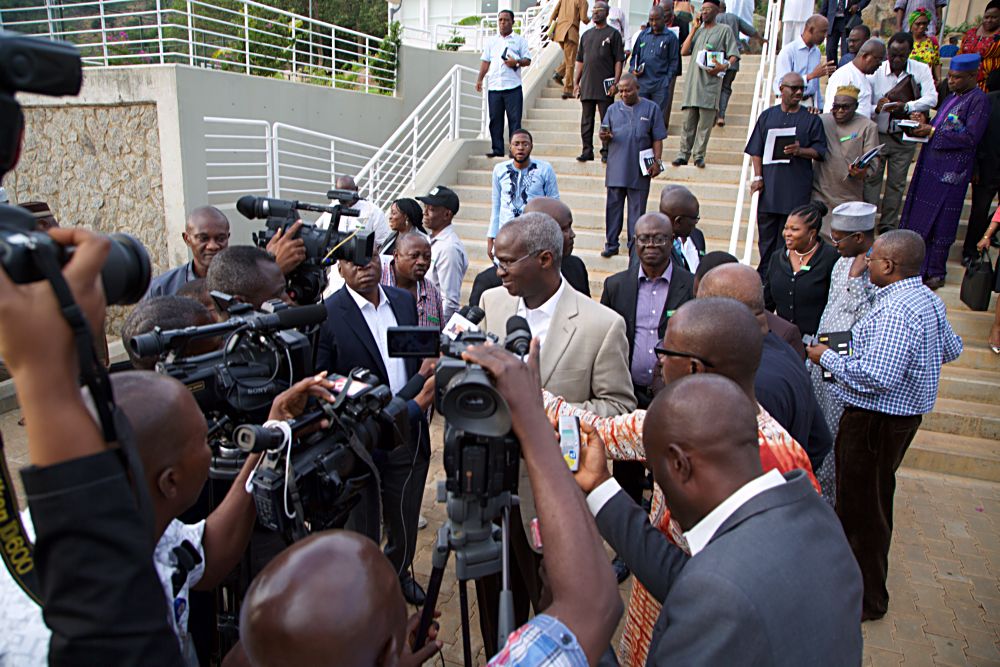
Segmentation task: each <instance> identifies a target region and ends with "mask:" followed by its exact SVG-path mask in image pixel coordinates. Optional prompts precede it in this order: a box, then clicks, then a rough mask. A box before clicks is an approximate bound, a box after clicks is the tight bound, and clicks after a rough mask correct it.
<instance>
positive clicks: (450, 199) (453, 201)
mask: <svg viewBox="0 0 1000 667" xmlns="http://www.w3.org/2000/svg"><path fill="white" fill-rule="evenodd" d="M417 199H418V200H419V201H422V202H423V203H425V204H430V205H431V206H444V207H445V208H446V209H448V210H449V211H451V212H452V214H455V213H458V195H456V194H455V191H454V190H452V189H451V188H448V187H445V186H443V185H439V186H437V187H435V188H434V189H433V190H431V191H430V192H429V193H427V194H426V195H424V196H423V197H417Z"/></svg>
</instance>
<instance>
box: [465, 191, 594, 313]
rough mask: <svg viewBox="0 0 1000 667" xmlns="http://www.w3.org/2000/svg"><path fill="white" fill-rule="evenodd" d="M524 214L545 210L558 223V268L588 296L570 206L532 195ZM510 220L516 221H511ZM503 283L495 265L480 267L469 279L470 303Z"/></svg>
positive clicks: (572, 283) (588, 280)
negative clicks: (560, 249)
mask: <svg viewBox="0 0 1000 667" xmlns="http://www.w3.org/2000/svg"><path fill="white" fill-rule="evenodd" d="M524 212H525V213H545V214H546V215H550V216H552V218H553V219H554V220H555V221H556V222H558V223H559V228H560V229H561V230H562V233H563V255H562V265H561V267H560V271H561V272H562V275H563V278H565V279H566V282H568V283H569V284H570V287H572V288H573V289H575V290H576V291H577V292H580V293H581V294H586V295H587V296H590V277H589V276H588V275H587V267H586V266H585V265H584V263H583V260H582V259H580V258H579V257H577V256H576V255H574V254H572V253H573V240H574V239H575V238H576V232H574V231H573V211H571V210H569V206H567V205H566V204H565V203H563V202H562V201H560V200H558V199H553V198H552V197H535V198H534V199H532V200H531V201H529V202H528V203H527V205H526V206H525V207H524ZM511 222H516V221H515V220H512V221H511ZM501 284H502V282H501V280H500V276H498V275H497V267H495V266H490V267H488V268H486V269H483V271H481V272H480V273H479V275H477V276H476V278H475V280H473V281H472V293H471V294H470V295H469V305H470V306H478V305H479V300H480V299H481V298H482V296H483V292H485V291H486V290H488V289H493V288H494V287H500V285H501Z"/></svg>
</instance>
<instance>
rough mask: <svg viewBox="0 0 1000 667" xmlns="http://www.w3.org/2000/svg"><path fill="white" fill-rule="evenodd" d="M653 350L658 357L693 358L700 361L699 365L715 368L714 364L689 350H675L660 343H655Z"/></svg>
mask: <svg viewBox="0 0 1000 667" xmlns="http://www.w3.org/2000/svg"><path fill="white" fill-rule="evenodd" d="M653 352H655V353H656V356H658V357H679V358H681V359H694V360H695V361H700V362H701V365H702V366H704V367H705V368H715V364H713V363H712V362H711V361H708V360H707V359H705V358H704V357H700V356H698V355H697V354H691V353H690V352H678V351H677V350H668V349H667V348H665V347H663V346H662V345H657V346H656V347H654V348H653Z"/></svg>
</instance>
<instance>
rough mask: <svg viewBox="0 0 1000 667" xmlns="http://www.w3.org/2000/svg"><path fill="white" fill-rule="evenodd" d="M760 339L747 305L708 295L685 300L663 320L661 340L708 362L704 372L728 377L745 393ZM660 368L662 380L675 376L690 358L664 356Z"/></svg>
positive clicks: (685, 371) (750, 388)
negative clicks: (665, 357)
mask: <svg viewBox="0 0 1000 667" xmlns="http://www.w3.org/2000/svg"><path fill="white" fill-rule="evenodd" d="M714 270H717V269H713V271H714ZM711 273H712V272H711V271H710V272H709V274H711ZM705 277H706V278H708V274H706V276H705ZM763 340H764V335H763V333H762V332H761V329H760V324H759V322H758V321H757V319H756V318H755V317H754V315H753V313H751V312H750V309H749V308H747V307H746V306H744V305H743V304H742V303H740V302H738V301H735V300H733V299H728V298H719V297H709V298H704V299H702V298H699V299H695V300H693V301H688V302H687V303H685V304H684V305H683V306H681V307H680V308H678V309H677V312H676V313H674V316H673V317H671V318H670V320H669V323H668V324H667V333H666V335H665V336H664V339H663V342H664V347H666V348H667V349H669V350H674V351H678V352H684V353H685V354H688V355H696V356H697V357H698V358H700V359H702V360H704V361H705V362H708V363H706V364H704V366H705V369H704V370H705V371H706V372H711V373H718V374H720V375H724V376H726V377H728V378H729V379H731V380H733V381H735V382H736V383H737V384H739V385H740V386H741V387H743V389H744V391H746V392H747V393H748V394H749V393H750V392H752V391H753V379H754V375H755V374H756V373H757V366H758V365H760V352H761V346H762V344H763ZM709 364H711V366H710V367H709ZM663 371H664V380H666V381H668V382H670V381H673V380H676V379H677V378H678V377H680V376H683V375H687V374H689V373H691V369H690V360H689V359H686V358H684V357H678V358H668V359H667V360H666V361H665V362H664V365H663Z"/></svg>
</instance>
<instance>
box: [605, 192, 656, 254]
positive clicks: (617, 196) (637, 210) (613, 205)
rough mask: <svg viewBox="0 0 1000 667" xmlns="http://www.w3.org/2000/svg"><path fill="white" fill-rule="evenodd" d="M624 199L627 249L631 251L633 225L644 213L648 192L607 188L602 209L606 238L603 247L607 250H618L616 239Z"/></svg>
mask: <svg viewBox="0 0 1000 667" xmlns="http://www.w3.org/2000/svg"><path fill="white" fill-rule="evenodd" d="M626 199H627V200H628V248H629V251H631V250H632V246H633V244H634V241H635V225H636V223H637V222H638V221H639V218H641V217H642V215H643V214H644V213H645V212H646V200H648V199H649V190H648V189H646V190H636V189H634V188H608V199H607V203H606V204H605V207H604V229H605V233H606V237H607V238H606V239H605V241H604V247H605V248H607V249H608V250H617V249H618V248H619V241H618V237H619V236H621V233H622V218H623V216H624V213H625V200H626Z"/></svg>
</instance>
